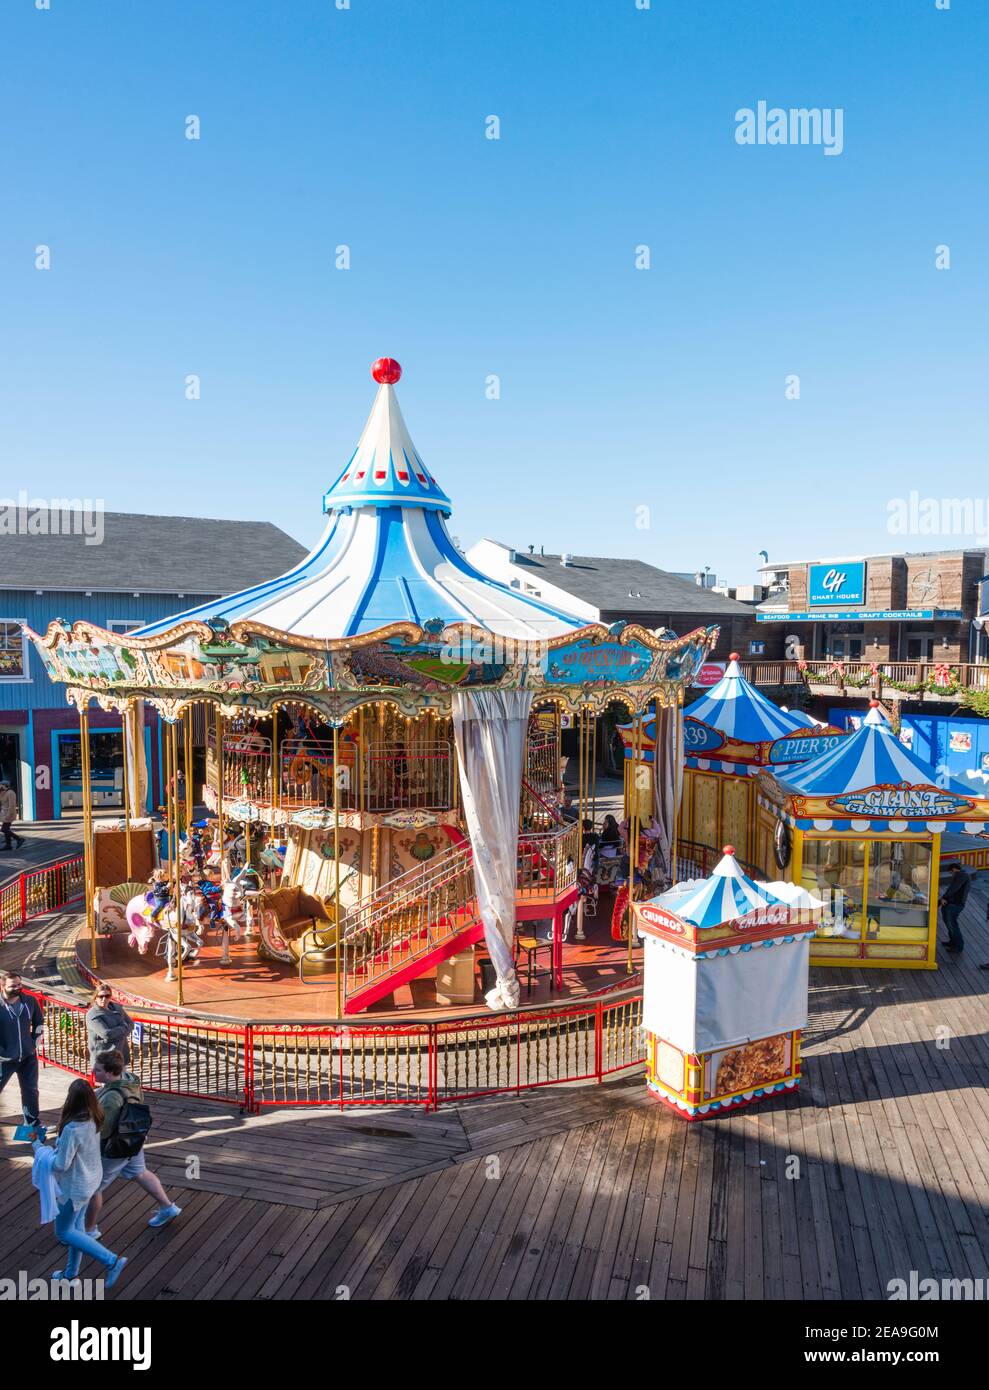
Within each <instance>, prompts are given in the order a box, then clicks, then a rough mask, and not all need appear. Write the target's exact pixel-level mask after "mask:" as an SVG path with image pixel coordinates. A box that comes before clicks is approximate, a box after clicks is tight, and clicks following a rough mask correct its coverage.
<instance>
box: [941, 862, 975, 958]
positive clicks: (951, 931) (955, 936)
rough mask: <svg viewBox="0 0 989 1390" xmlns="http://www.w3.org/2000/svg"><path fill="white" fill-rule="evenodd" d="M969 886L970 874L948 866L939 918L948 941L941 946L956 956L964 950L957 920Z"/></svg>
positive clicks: (958, 866)
mask: <svg viewBox="0 0 989 1390" xmlns="http://www.w3.org/2000/svg"><path fill="white" fill-rule="evenodd" d="M971 886H972V876H971V874H967V873H966V872H965V870H964V869H963V868H962V866H961V865H960V864H949V865H948V886H947V888H946V889H945V890H944V892H943V893H942V894H941V916H942V917H943V918H944V925H945V926H946V927H947V929H948V939H947V941H942V943H941V944H942V945H943V946H944V948H945V950H946V951H953V952H954V953H955V954H956V955H957V954H958V953H959V952H961V951H964V949H965V938H964V937H963V936H962V931H961V927H960V926H959V925H958V919H959V918H960V917H961V915H962V908H963V907H964V906H965V903H966V902H967V900H968V890H969V889H970V888H971Z"/></svg>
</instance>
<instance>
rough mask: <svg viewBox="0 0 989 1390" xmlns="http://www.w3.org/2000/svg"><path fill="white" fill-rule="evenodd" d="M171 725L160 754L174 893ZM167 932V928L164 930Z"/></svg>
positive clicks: (168, 967)
mask: <svg viewBox="0 0 989 1390" xmlns="http://www.w3.org/2000/svg"><path fill="white" fill-rule="evenodd" d="M171 732H172V729H171V725H170V724H166V725H165V727H164V729H163V730H162V740H161V753H162V769H161V775H162V778H163V790H164V793H165V804H164V808H163V809H164V812H165V872H166V874H167V877H168V882H169V887H170V888H171V889H172V891H174V880H173V877H172V844H173V841H174V834H175V826H174V823H173V821H172V789H173V788H172V783H173V781H174V770H173V768H172V747H171ZM166 931H167V928H166ZM174 979H175V971H174V969H173V968H172V959H171V954H170V952H169V951H168V950H166V951H165V980H166V982H167V983H168V984H171V982H172V981H173V980H174Z"/></svg>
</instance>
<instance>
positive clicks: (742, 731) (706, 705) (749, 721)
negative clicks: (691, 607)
mask: <svg viewBox="0 0 989 1390" xmlns="http://www.w3.org/2000/svg"><path fill="white" fill-rule="evenodd" d="M683 712H684V714H685V715H690V716H691V718H693V719H700V720H702V721H703V722H704V723H705V724H710V725H711V727H712V728H714V729H719V730H720V731H721V733H723V734H726V735H727V736H728V737H729V738H735V739H739V740H740V741H741V742H743V743H763V742H766V741H768V740H770V739H774V738H782V737H783V735H784V734H792V733H794V732H795V730H797V729H805V728H806V727H807V720H806V717H804V716H800V715H796V714H793V713H784V712H783V710H781V709H780V708H779V706H778V705H774V704H773V702H772V700H768V699H767V698H766V696H765V695H763V694H762V692H761V691H759V690H757V689H756V687H755V686H754V685H750V684H749V682H748V681H747V680H746V679H745V677H744V676H743V675H742V673H741V671H740V670H739V666H738V660H737V658H736V657H735V656H732V659H731V661H729V663H728V666H727V668H726V670H725V674H724V675H723V676H722V677H721V679H720V680H719V681H718V683H717V685H713V686H712V687H711V689H710V690H709V691H707V693H706V694H704V695H702V696H701V698H700V699H699V700H695V701H694V703H693V704H692V705H688V706H687V707H686V708H685V709H684V711H683Z"/></svg>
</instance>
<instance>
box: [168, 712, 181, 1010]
mask: <svg viewBox="0 0 989 1390" xmlns="http://www.w3.org/2000/svg"><path fill="white" fill-rule="evenodd" d="M168 736H169V743H170V745H171V755H172V828H173V830H174V835H173V838H172V853H173V855H174V861H173V868H174V878H173V882H174V884H175V972H176V992H175V1002H176V1003H177V1004H183V1003H184V1002H185V1000H184V999H183V997H182V876H181V871H180V868H179V785H178V783H179V729H178V723H177V722H176V723H173V724H170V725H169V726H168Z"/></svg>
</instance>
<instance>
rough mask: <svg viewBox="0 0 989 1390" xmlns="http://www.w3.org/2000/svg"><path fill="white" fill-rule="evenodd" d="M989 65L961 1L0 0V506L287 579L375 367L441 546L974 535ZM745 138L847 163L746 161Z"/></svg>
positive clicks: (986, 26)
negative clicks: (808, 133)
mask: <svg viewBox="0 0 989 1390" xmlns="http://www.w3.org/2000/svg"><path fill="white" fill-rule="evenodd" d="M987 50H989V6H986V5H985V4H983V3H981V0H979V3H976V0H952V3H951V7H950V9H949V10H947V11H940V10H938V9H937V8H936V6H935V3H934V0H896V3H890V2H889V0H883V3H872V4H863V3H861V0H849V2H848V3H846V2H845V0H817V2H816V3H815V0H799V3H797V0H786V2H785V3H776V4H769V3H758V4H756V3H745V0H735V3H728V0H723V2H722V3H708V4H690V5H687V4H679V3H672V0H652V7H651V9H650V10H648V11H642V10H637V9H636V8H635V3H634V0H607V3H603V2H600V0H581V3H579V4H578V3H574V0H571V2H570V3H566V4H565V3H562V2H561V0H552V3H551V2H550V0H455V2H454V0H428V3H427V2H426V0H422V3H418V2H414V0H351V7H350V9H349V10H343V11H340V10H337V9H336V8H335V4H334V0H278V3H275V0H267V2H266V3H261V0H209V3H206V2H205V0H169V3H168V4H161V3H155V4H134V3H133V0H99V3H97V0H51V8H50V10H48V11H40V12H39V11H38V10H36V8H35V4H34V0H4V5H3V9H2V14H0V52H2V55H3V58H2V61H3V82H2V85H0V111H2V123H3V130H4V133H5V135H4V140H3V142H2V146H0V188H2V190H3V200H4V210H3V216H2V218H0V304H2V312H0V355H2V373H3V386H2V395H0V492H2V493H4V494H5V495H8V496H10V495H13V494H14V493H15V492H16V490H17V489H19V488H21V487H24V488H26V489H28V491H29V492H30V493H31V494H32V495H38V496H42V497H46V496H60V495H72V496H78V495H83V496H88V497H102V498H104V499H105V502H106V505H107V507H108V508H111V509H113V510H133V511H153V512H164V513H175V514H182V513H186V514H188V513H195V514H198V515H211V516H226V517H245V518H248V517H249V518H254V517H263V518H267V519H270V520H273V521H275V522H277V523H278V524H280V525H282V526H283V527H285V529H286V530H288V531H290V532H292V533H293V534H294V535H296V536H297V537H298V538H299V539H301V540H303V541H305V542H310V541H312V540H314V539H315V536H316V535H317V533H318V531H319V529H320V525H321V516H320V511H319V507H320V496H321V493H322V492H323V490H324V489H325V488H326V487H327V486H328V485H329V483H330V482H331V481H333V479H334V478H335V477H336V476H337V474H338V472H339V471H340V470H341V468H342V466H343V464H344V463H345V462H346V460H347V458H348V457H349V455H350V453H351V452H352V450H353V447H354V445H355V443H356V441H357V437H358V434H359V432H360V429H361V427H362V425H363V423H364V419H365V417H366V415H367V412H368V409H369V408H370V404H371V400H372V395H373V389H374V388H373V383H372V382H371V380H370V377H369V375H368V367H369V364H370V362H371V361H372V360H373V359H374V358H375V357H377V356H379V355H381V354H388V355H392V356H395V357H397V358H398V359H399V361H401V363H402V364H403V367H404V372H405V375H404V377H403V381H402V384H401V386H400V387H399V395H400V399H401V401H402V406H403V410H404V412H405V415H406V418H407V420H408V423H409V426H410V429H411V432H412V436H413V438H414V439H415V441H416V443H417V445H418V447H419V450H420V452H421V453H422V455H423V457H424V458H425V460H426V462H427V464H428V465H429V466H430V468H431V470H432V471H433V473H434V474H435V476H436V477H437V479H438V480H439V482H440V483H441V485H442V486H443V487H444V488H445V489H446V490H447V492H449V493H450V495H451V496H452V497H453V500H454V503H455V512H454V517H453V522H452V530H453V531H454V534H456V535H457V536H458V538H459V539H460V541H461V543H463V544H464V545H469V544H470V543H472V542H473V541H474V540H476V539H477V538H478V537H479V536H481V535H489V536H493V537H495V538H497V539H500V540H504V541H506V542H509V543H512V544H515V545H517V546H519V547H520V548H521V547H523V546H525V545H527V544H529V543H533V544H535V545H536V546H537V547H538V545H540V544H543V545H545V547H546V549H547V550H560V549H566V550H571V551H575V552H578V553H594V554H613V555H636V556H640V557H641V558H643V559H646V560H649V561H651V562H652V563H654V564H658V565H660V566H663V567H666V568H671V569H680V570H691V571H692V570H694V569H695V568H697V567H699V566H703V565H705V564H706V565H710V566H711V568H712V569H715V570H717V571H718V573H719V574H724V575H725V576H726V577H728V578H729V579H730V580H732V581H737V582H747V581H751V580H752V579H753V578H754V573H753V571H754V568H755V566H756V564H758V560H757V554H756V553H757V551H758V550H760V549H763V548H765V549H767V550H768V551H769V552H770V554H771V555H772V556H773V558H783V559H789V558H798V557H800V556H805V555H808V554H814V555H816V554H821V555H826V554H835V555H842V554H845V555H847V554H851V553H854V552H857V551H881V550H888V549H895V548H898V547H899V546H900V545H901V541H900V539H899V538H891V537H890V536H889V535H888V534H887V531H886V516H887V512H886V504H887V501H888V500H889V499H890V498H892V497H898V496H905V495H906V494H907V493H908V492H909V491H910V490H911V489H918V490H919V491H920V492H921V493H922V494H923V495H928V494H933V495H936V496H970V495H972V494H973V493H975V494H979V493H981V494H982V495H983V496H986V495H987V494H989V470H987V468H986V399H987V393H986V386H985V383H986V377H987V369H989V362H987V356H989V354H987V349H986V328H985V325H986V323H987V322H989V313H987V304H986V287H987V271H986V216H987V193H986V187H987V184H986V177H985V169H986V149H987V135H989V131H987V121H986V109H987V103H986V98H985V89H984V85H983V72H984V62H983V60H982V59H981V58H980V57H979V55H980V54H982V55H984V54H985V52H986V51H987ZM759 100H766V101H768V102H769V103H770V105H780V106H784V107H789V106H803V107H832V108H834V107H841V108H842V109H843V111H844V149H843V152H842V153H841V155H840V156H838V157H828V156H826V155H825V154H824V152H823V150H822V149H821V148H820V147H809V146H802V147H766V146H755V147H742V146H739V145H738V144H736V142H735V140H734V132H735V112H736V110H737V109H739V108H741V107H755V105H756V103H757V102H758V101H759ZM190 114H196V115H198V116H199V117H200V120H201V139H200V140H199V141H198V142H196V141H189V140H187V139H185V135H184V129H185V120H186V117H187V116H188V115H190ZM492 114H495V115H497V116H499V118H500V120H501V127H502V129H501V139H500V140H499V141H491V140H487V139H485V138H484V123H485V118H486V117H487V116H489V115H492ZM341 243H343V244H346V245H348V246H349V247H350V254H351V269H350V270H348V271H341V270H337V269H336V268H335V265H334V259H335V248H336V246H337V245H338V244H341ZM39 244H46V245H48V246H50V247H51V255H52V268H51V270H50V271H47V272H42V271H38V270H36V269H35V266H34V248H35V247H36V246H37V245H39ZM642 244H646V245H648V246H649V248H650V252H651V263H652V267H651V269H650V270H648V271H640V270H636V269H635V264H634V252H635V247H636V246H638V245H642ZM939 244H948V245H949V246H950V248H951V269H950V271H946V272H945V271H941V272H938V271H937V270H935V268H934V257H935V247H936V246H937V245H939ZM190 373H195V374H197V375H198V376H199V377H200V379H201V383H202V386H201V390H202V397H201V399H200V400H198V401H188V400H186V399H185V394H184V382H185V378H186V376H187V375H188V374H190ZM794 373H795V374H798V375H799V377H800V400H799V401H793V400H787V399H786V398H785V393H784V383H785V379H786V377H787V376H788V375H790V374H794ZM490 374H496V375H497V376H499V377H500V379H501V398H500V399H499V400H497V401H492V400H489V399H486V397H485V379H486V378H487V377H488V376H489V375H490ZM642 507H646V508H649V520H650V524H649V527H648V529H640V527H638V526H637V525H636V520H637V517H638V518H639V519H640V521H641V518H642V517H643V515H644V514H643V513H642V512H641V511H637V509H638V508H642ZM932 542H933V544H935V545H936V544H943V545H945V546H950V545H952V544H956V543H957V541H956V538H953V537H944V538H937V537H934V538H930V537H921V538H918V539H917V540H916V541H908V542H907V548H913V549H921V548H924V547H925V546H929V545H930V544H931V543H932ZM166 560H167V557H163V562H166Z"/></svg>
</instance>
